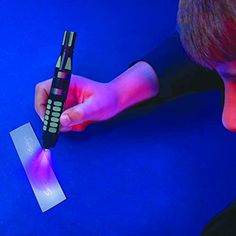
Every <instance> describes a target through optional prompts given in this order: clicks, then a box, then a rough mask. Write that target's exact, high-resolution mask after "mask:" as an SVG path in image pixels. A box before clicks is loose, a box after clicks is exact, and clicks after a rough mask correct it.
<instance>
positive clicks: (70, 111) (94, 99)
mask: <svg viewBox="0 0 236 236" xmlns="http://www.w3.org/2000/svg"><path fill="white" fill-rule="evenodd" d="M51 83H52V79H49V80H46V81H43V82H40V83H38V84H37V85H36V88H35V110H36V112H37V113H38V115H39V116H40V118H41V119H42V120H43V117H44V114H45V111H46V106H47V100H48V95H49V92H50V88H51ZM64 109H65V110H64V112H63V113H62V115H61V118H60V123H61V127H60V131H62V132H67V131H83V130H84V129H85V128H86V127H87V126H88V125H89V124H91V123H94V122H97V121H103V120H107V119H109V118H111V117H113V116H115V115H116V114H117V113H118V112H119V110H118V97H117V94H116V91H115V89H113V87H112V86H111V85H110V84H109V83H100V82H96V81H93V80H90V79H87V78H85V77H82V76H77V75H72V76H71V82H70V87H69V91H68V96H67V99H66V102H65V105H64Z"/></svg>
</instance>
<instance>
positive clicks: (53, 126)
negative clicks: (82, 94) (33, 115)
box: [42, 31, 76, 150]
mask: <svg viewBox="0 0 236 236" xmlns="http://www.w3.org/2000/svg"><path fill="white" fill-rule="evenodd" d="M75 40H76V33H75V32H69V31H65V33H64V38H63V43H62V48H61V53H60V56H59V58H58V61H57V64H56V68H55V72H54V77H53V80H52V85H51V89H50V94H49V97H48V102H47V107H46V113H45V116H44V125H43V136H42V139H43V148H44V149H45V150H47V149H49V148H51V147H54V146H55V145H56V142H57V139H58V135H59V129H60V117H61V114H62V112H63V107H64V103H65V101H66V97H67V93H68V90H69V85H70V78H71V73H72V59H73V50H74V45H75Z"/></svg>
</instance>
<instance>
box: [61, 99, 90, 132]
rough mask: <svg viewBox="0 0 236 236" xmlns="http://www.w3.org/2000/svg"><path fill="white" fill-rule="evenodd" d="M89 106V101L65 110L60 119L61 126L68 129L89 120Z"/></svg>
mask: <svg viewBox="0 0 236 236" xmlns="http://www.w3.org/2000/svg"><path fill="white" fill-rule="evenodd" d="M91 114H92V111H91V106H90V101H89V99H88V100H87V101H85V102H84V103H81V104H78V105H76V106H74V107H71V108H69V109H67V110H65V111H64V112H63V113H62V115H61V118H60V122H61V125H62V126H65V127H70V126H73V125H78V124H81V123H82V122H84V121H87V120H89V119H91Z"/></svg>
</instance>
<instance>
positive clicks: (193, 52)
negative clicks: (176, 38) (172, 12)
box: [178, 0, 236, 131]
mask: <svg viewBox="0 0 236 236" xmlns="http://www.w3.org/2000/svg"><path fill="white" fill-rule="evenodd" d="M178 26H179V33H180V39H181V42H182V44H183V47H184V49H185V51H186V52H187V54H188V55H189V56H190V57H191V58H192V59H193V60H194V61H195V62H197V63H198V64H200V65H202V66H203V67H206V68H208V69H211V70H217V72H218V73H219V75H220V76H221V78H222V79H223V81H224V85H225V104H224V111H223V116H222V120H223V124H224V126H225V127H226V128H227V129H229V130H231V131H236V0H180V2H179V9H178ZM199 79H200V78H199Z"/></svg>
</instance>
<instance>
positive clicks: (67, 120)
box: [61, 114, 71, 126]
mask: <svg viewBox="0 0 236 236" xmlns="http://www.w3.org/2000/svg"><path fill="white" fill-rule="evenodd" d="M70 123H71V120H70V117H69V116H68V115H65V114H64V115H62V116H61V124H62V125H64V126H69V125H70Z"/></svg>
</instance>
